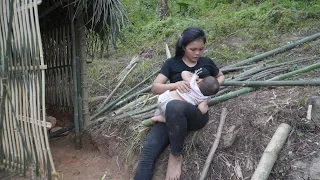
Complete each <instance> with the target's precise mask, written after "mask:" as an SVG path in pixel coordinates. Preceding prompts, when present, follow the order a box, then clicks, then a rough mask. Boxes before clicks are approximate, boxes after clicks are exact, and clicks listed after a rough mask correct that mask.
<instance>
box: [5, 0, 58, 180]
mask: <svg viewBox="0 0 320 180" xmlns="http://www.w3.org/2000/svg"><path fill="white" fill-rule="evenodd" d="M12 2H14V3H12ZM11 4H12V6H11ZM37 8H38V5H37V0H26V1H17V0H16V1H12V0H3V1H0V27H1V28H0V57H1V61H0V63H1V64H0V65H1V72H2V73H1V76H0V80H1V81H2V83H1V84H0V85H1V107H0V110H1V113H2V114H1V115H2V116H1V118H0V126H1V128H0V135H1V136H0V141H1V142H0V145H1V147H0V152H1V153H0V164H1V166H0V168H2V169H5V170H8V171H16V172H19V173H26V172H27V171H30V173H31V175H32V176H33V177H34V178H36V176H37V179H39V177H40V179H44V178H46V177H49V176H50V175H51V174H52V173H55V168H54V165H53V160H52V156H51V152H50V147H49V141H48V137H47V127H48V126H50V124H49V123H47V122H46V118H45V115H46V112H45V94H44V92H45V86H44V85H45V79H44V77H45V76H44V75H45V74H44V70H45V69H46V66H45V64H44V61H43V52H42V41H41V36H40V27H39V22H38V20H39V18H38V9H37ZM10 17H12V19H11V18H10ZM10 19H11V20H12V21H11V20H10ZM10 26H12V29H11V30H10ZM7 39H9V41H8V42H9V43H8V45H7V44H6V42H7Z"/></svg>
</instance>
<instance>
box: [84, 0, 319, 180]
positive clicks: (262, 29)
mask: <svg viewBox="0 0 320 180" xmlns="http://www.w3.org/2000/svg"><path fill="white" fill-rule="evenodd" d="M123 2H124V4H125V5H126V6H127V7H130V8H128V13H129V17H130V19H131V21H130V22H129V24H128V26H127V27H126V28H125V29H124V30H123V37H124V39H123V41H119V43H118V44H117V48H116V49H109V51H108V52H105V51H103V52H102V53H103V58H98V54H100V52H99V50H97V49H95V50H94V51H93V52H92V54H93V55H95V57H94V59H93V62H92V64H91V65H90V67H89V68H90V69H89V79H90V96H91V99H92V101H91V113H92V114H91V115H93V114H95V113H96V112H97V108H98V107H99V104H101V103H102V102H103V100H104V99H105V98H106V97H107V96H108V95H109V94H110V93H111V92H112V91H113V89H114V88H115V87H116V86H117V84H118V82H119V79H117V76H118V75H119V74H121V73H120V72H121V71H122V70H123V69H124V68H125V67H126V66H127V65H128V64H129V62H130V60H131V59H132V57H133V56H135V55H139V59H140V60H139V62H138V64H137V65H136V67H135V68H134V69H133V71H132V72H131V73H130V74H129V75H128V77H127V78H126V80H125V81H124V83H123V84H122V85H121V86H120V88H119V89H118V90H117V91H116V93H115V94H114V95H113V96H112V98H111V100H110V101H109V103H110V102H112V101H113V100H115V99H117V98H118V97H120V96H121V95H122V94H124V93H125V92H127V91H128V90H130V89H131V88H132V87H134V86H135V85H136V84H138V83H139V82H141V81H142V80H144V79H145V78H146V77H147V76H149V75H150V74H152V73H153V72H156V71H157V70H158V69H159V68H160V67H161V65H162V63H163V62H164V60H165V59H166V53H165V48H164V47H165V44H168V46H169V49H170V51H171V53H172V54H173V52H174V45H175V43H176V40H177V38H178V36H179V34H180V33H181V32H182V30H183V29H185V28H186V27H189V26H200V27H202V28H203V29H204V30H205V32H206V34H207V44H206V52H205V54H204V55H205V56H209V57H211V58H212V59H213V61H214V62H216V63H217V64H218V65H219V66H220V67H221V68H223V67H225V66H227V65H231V64H234V63H236V62H239V61H241V60H244V59H248V58H251V57H254V56H257V55H259V54H262V53H265V52H268V51H271V50H274V49H276V48H278V47H282V46H284V45H286V44H290V43H293V42H296V41H298V40H300V39H303V38H305V37H308V36H311V35H313V34H316V33H319V29H320V21H319V18H320V2H318V1H308V2H305V1H281V2H279V1H273V0H266V1H247V2H244V1H237V0H236V1H232V2H230V1H213V2H212V1H206V0H198V1H192V2H190V5H189V7H188V8H189V9H188V10H187V11H186V12H184V13H181V11H180V9H179V6H178V4H176V1H170V3H169V7H170V13H171V16H170V17H168V18H167V19H165V20H162V21H159V20H158V19H157V17H156V13H155V12H156V4H155V2H153V1H143V0H139V1H134V2H131V1H129V0H125V1H123ZM319 57H320V39H317V40H314V41H310V42H307V43H304V44H302V45H300V46H297V47H295V48H293V49H290V50H287V51H285V52H281V53H278V54H274V55H272V56H269V57H267V58H264V59H262V60H261V62H257V63H255V64H254V65H255V66H256V67H258V66H263V65H265V66H272V65H276V64H280V63H285V62H290V61H298V60H301V63H299V64H296V65H292V66H290V67H289V68H288V69H286V70H284V71H277V72H274V73H271V74H269V75H268V76H265V77H262V78H261V77H260V78H261V79H259V80H266V79H268V78H271V77H275V76H278V75H281V74H284V73H287V72H290V71H293V70H296V69H299V68H303V67H305V66H309V65H311V64H314V63H319V62H320V60H319ZM303 59H309V60H308V61H304V60H303ZM302 61H303V62H302ZM249 69H250V68H247V69H243V70H240V71H236V72H233V73H232V72H231V73H226V77H227V78H234V77H235V76H236V75H238V74H240V73H242V72H243V71H246V70H249ZM319 72H320V71H319V69H316V70H313V71H310V72H307V73H303V74H297V75H295V76H292V77H290V78H289V80H302V81H307V80H310V79H311V80H320V73H319ZM153 79H154V76H153V78H150V79H149V80H147V81H146V82H145V83H143V84H142V85H140V86H139V88H138V89H137V90H135V91H134V92H137V91H138V90H141V89H143V88H145V87H147V86H149V85H150V84H151V83H152V81H153ZM239 88H241V87H230V88H229V89H228V90H229V92H232V91H236V90H238V89H239ZM146 93H148V92H145V93H142V94H146ZM131 94H133V92H132V93H131ZM149 94H150V93H149ZM319 95H320V91H319V88H318V87H317V86H293V87H261V88H256V89H254V90H253V91H252V92H249V93H247V94H243V95H239V96H236V97H233V98H231V99H229V100H226V101H223V102H219V103H216V104H214V105H213V106H211V107H210V121H209V123H208V125H207V126H206V127H205V128H203V129H202V130H200V131H199V132H196V133H194V132H192V133H189V134H188V138H187V140H186V145H185V149H184V153H183V154H184V159H185V161H184V164H183V170H182V179H183V180H185V179H187V180H189V179H190V180H191V179H198V177H199V174H200V172H201V170H202V167H203V165H204V162H205V160H206V157H207V155H208V153H209V151H210V148H211V145H212V143H213V141H214V139H215V136H214V134H215V133H216V131H217V127H218V125H219V116H220V113H221V109H222V108H223V107H226V108H227V110H228V115H227V118H226V123H225V125H224V129H223V134H224V135H226V134H227V133H228V130H229V129H230V128H231V127H232V126H235V127H236V129H237V131H236V133H235V131H232V132H231V133H235V141H234V142H233V143H232V144H231V145H229V146H227V147H225V146H223V141H221V143H220V145H219V147H218V150H217V151H216V153H215V155H214V159H213V162H212V164H211V166H210V170H209V172H208V179H221V180H226V179H249V178H250V176H251V175H252V173H253V171H254V169H255V167H256V166H257V164H258V162H259V159H260V157H261V155H262V153H263V151H264V149H265V147H266V146H267V144H268V142H269V140H270V139H271V137H272V135H273V133H274V132H275V130H276V129H277V127H278V126H279V125H280V124H281V123H287V124H289V125H290V126H291V127H292V131H291V133H290V135H289V138H288V140H287V142H286V143H285V145H284V147H283V149H282V151H281V153H280V155H279V157H278V159H277V161H276V164H275V165H274V167H273V170H272V172H271V174H270V176H269V179H270V180H273V179H294V180H295V179H296V180H298V179H308V178H309V179H317V178H318V177H319V176H318V175H319V173H320V169H319V168H318V163H319V161H320V160H318V158H317V157H318V156H319V155H320V154H319V151H318V149H319V147H318V146H319V145H318V144H319V143H318V142H319V140H320V131H319V128H318V127H317V125H316V124H315V123H314V122H310V121H305V117H306V113H307V105H308V100H309V98H310V97H311V96H319ZM101 96H102V97H101ZM148 103H150V104H151V102H148ZM148 103H146V105H147V104H148ZM137 110H138V109H136V111H137ZM103 117H105V119H104V121H103V122H102V123H99V124H97V125H95V126H94V127H93V128H92V129H91V132H92V133H91V135H92V138H93V141H94V142H95V145H96V146H97V147H98V149H99V150H100V152H102V153H103V154H105V155H107V156H108V157H110V159H114V157H118V156H119V157H120V159H121V160H120V162H122V163H120V167H119V168H120V169H122V170H123V169H126V166H129V170H128V171H129V172H130V173H131V174H133V171H134V169H135V165H136V162H137V158H138V155H139V153H140V148H141V146H142V142H143V141H144V138H145V135H146V133H147V131H148V127H143V126H141V125H140V121H141V119H143V117H146V116H145V114H143V115H141V116H140V117H139V116H131V117H130V116H129V117H124V116H123V118H119V119H114V116H112V113H111V111H110V112H108V113H105V114H104V115H103ZM229 133H230V132H229ZM168 153H169V151H168V149H166V151H165V152H164V153H163V154H162V155H161V157H160V158H159V160H158V162H157V164H156V172H155V179H163V177H164V175H165V171H166V165H167V160H168ZM124 164H125V165H124ZM119 172H121V170H119ZM111 179H112V177H111Z"/></svg>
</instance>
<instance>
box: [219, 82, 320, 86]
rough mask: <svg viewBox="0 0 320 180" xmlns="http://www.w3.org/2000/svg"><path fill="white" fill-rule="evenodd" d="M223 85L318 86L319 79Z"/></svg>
mask: <svg viewBox="0 0 320 180" xmlns="http://www.w3.org/2000/svg"><path fill="white" fill-rule="evenodd" d="M223 86H245V87H264V86H320V81H227V82H225V83H224V84H223Z"/></svg>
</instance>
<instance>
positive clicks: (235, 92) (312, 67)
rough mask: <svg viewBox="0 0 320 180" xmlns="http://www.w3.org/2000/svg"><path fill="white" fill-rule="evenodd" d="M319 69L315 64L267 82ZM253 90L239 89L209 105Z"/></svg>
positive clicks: (318, 65) (212, 100)
mask: <svg viewBox="0 0 320 180" xmlns="http://www.w3.org/2000/svg"><path fill="white" fill-rule="evenodd" d="M317 68H320V63H315V64H312V65H310V66H307V67H304V68H301V69H298V70H295V71H292V72H289V73H285V74H281V75H278V76H275V77H273V78H271V79H268V80H267V81H276V80H282V79H286V78H289V77H291V76H293V75H296V74H300V73H305V72H309V71H311V70H314V69H317ZM253 90H254V88H251V87H248V88H242V89H239V90H237V91H233V92H229V93H227V94H224V95H222V96H218V97H215V98H212V99H211V100H209V101H208V105H209V106H212V105H214V104H217V103H219V102H222V101H226V100H228V99H231V98H233V97H235V96H238V95H241V94H246V93H248V92H251V91H253Z"/></svg>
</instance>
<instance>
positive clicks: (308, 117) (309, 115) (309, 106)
mask: <svg viewBox="0 0 320 180" xmlns="http://www.w3.org/2000/svg"><path fill="white" fill-rule="evenodd" d="M311 111H312V105H308V111H307V117H306V119H308V120H311Z"/></svg>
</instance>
